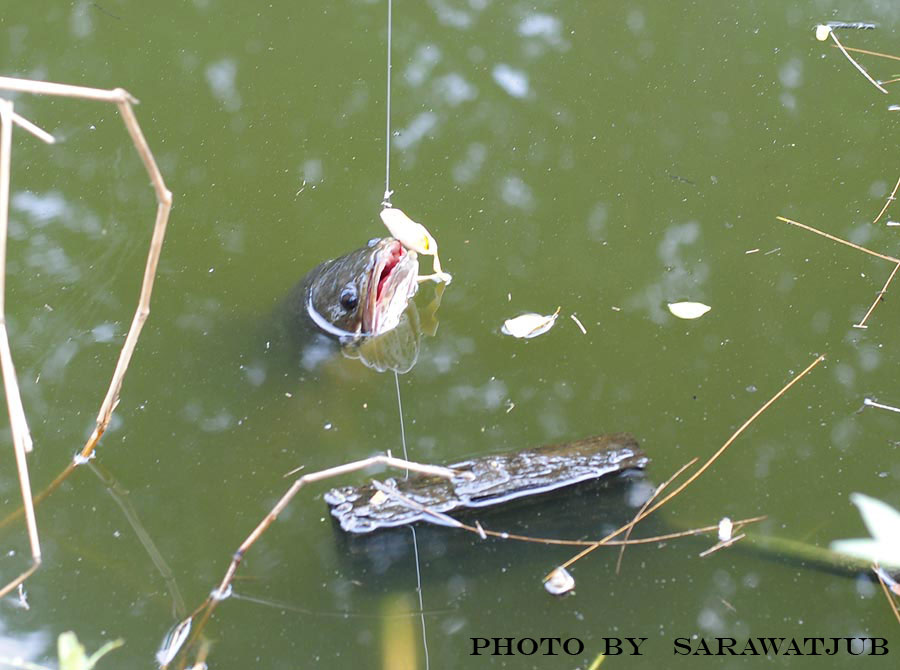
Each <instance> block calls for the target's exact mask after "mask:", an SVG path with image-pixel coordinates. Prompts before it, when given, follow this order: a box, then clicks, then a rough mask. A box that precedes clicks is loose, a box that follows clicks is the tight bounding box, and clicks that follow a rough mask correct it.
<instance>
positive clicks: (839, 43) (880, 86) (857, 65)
mask: <svg viewBox="0 0 900 670" xmlns="http://www.w3.org/2000/svg"><path fill="white" fill-rule="evenodd" d="M829 35H831V39H833V40H834V43H835V44H836V45H837V48H838V49H840V50H841V53H843V54H844V55H845V56H846V57H847V60H848V61H850V62H851V63H852V64H853V67H855V68H856V69H857V70H859V72H860V74H862V76H863V77H865V78H866V79H868V80H869V83H871V84H872V86H874V87H875V88H877V89H878V90H879V91H881V92H882V93H884V94H887V89H886V88H885V87H884V86H882V85H881V84H879V83H878V82H877V81H875V80H874V79H872V77H871V76H870V75H869V73H868V72H866V69H865V68H864V67H863V66H862V65H860V64H859V63H857V62H856V61H855V60H854V59H853V56H851V55H850V54H849V53H847V49H845V48H844V45H843V44H841V41H840V40H839V39H838V38H837V35H835V31H834V30H830V31H829Z"/></svg>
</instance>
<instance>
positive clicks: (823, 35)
mask: <svg viewBox="0 0 900 670" xmlns="http://www.w3.org/2000/svg"><path fill="white" fill-rule="evenodd" d="M829 35H831V26H826V25H825V24H824V23H820V24H819V25H817V26H816V39H817V40H819V41H820V42H824V41H825V40H827V39H828V36H829Z"/></svg>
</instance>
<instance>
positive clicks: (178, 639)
mask: <svg viewBox="0 0 900 670" xmlns="http://www.w3.org/2000/svg"><path fill="white" fill-rule="evenodd" d="M192 622H193V618H192V617H188V618H187V619H185V620H184V621H182V622H181V623H179V624H177V625H176V626H175V627H174V628H173V629H172V630H170V631H169V633H168V635H166V637H165V639H164V640H163V642H162V645H161V646H160V648H159V650H158V651H157V652H156V661H157V663H159V664H160V665H168V664H169V663H171V662H172V659H174V658H175V657H176V656H177V655H178V652H179V651H181V646H182V645H183V644H184V642H185V640H187V638H188V635H189V634H190V632H191V623H192Z"/></svg>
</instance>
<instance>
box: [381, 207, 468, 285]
mask: <svg viewBox="0 0 900 670" xmlns="http://www.w3.org/2000/svg"><path fill="white" fill-rule="evenodd" d="M381 220H382V222H383V223H384V225H385V226H387V229H388V231H389V232H390V233H391V236H392V237H394V238H395V239H396V240H397V241H398V242H400V244H402V245H403V246H404V247H406V248H407V249H410V250H412V251H415V252H416V253H417V254H422V255H424V256H434V274H431V275H426V276H422V277H419V281H420V282H421V281H428V280H429V279H430V280H431V281H433V282H436V283H439V282H443V283H445V284H449V283H450V282H451V281H452V279H453V277H451V276H450V275H449V274H448V273H446V272H444V271H443V270H442V269H441V261H440V259H439V258H438V245H437V240H435V239H434V237H433V236H432V234H431V233H429V232H428V229H427V228H426V227H425V226H423V225H422V224H421V223H418V222H416V221H413V220H412V219H411V218H409V217H408V216H407V215H406V213H405V212H404V211H403V210H402V209H397V208H396V207H390V206H385V208H384V209H382V210H381Z"/></svg>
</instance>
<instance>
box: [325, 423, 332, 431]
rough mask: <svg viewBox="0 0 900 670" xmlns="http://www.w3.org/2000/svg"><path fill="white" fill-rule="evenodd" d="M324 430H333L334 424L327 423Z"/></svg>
mask: <svg viewBox="0 0 900 670" xmlns="http://www.w3.org/2000/svg"><path fill="white" fill-rule="evenodd" d="M324 428H325V430H331V428H332V424H330V423H326V424H325V426H324Z"/></svg>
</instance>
